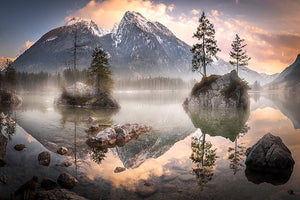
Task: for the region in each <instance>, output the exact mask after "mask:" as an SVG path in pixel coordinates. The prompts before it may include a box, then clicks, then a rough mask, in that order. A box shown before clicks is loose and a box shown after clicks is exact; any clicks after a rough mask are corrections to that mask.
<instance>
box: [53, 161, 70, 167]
mask: <svg viewBox="0 0 300 200" xmlns="http://www.w3.org/2000/svg"><path fill="white" fill-rule="evenodd" d="M71 165H72V162H70V161H68V160H67V161H65V162H62V163H60V164H56V166H60V167H70V166H71Z"/></svg>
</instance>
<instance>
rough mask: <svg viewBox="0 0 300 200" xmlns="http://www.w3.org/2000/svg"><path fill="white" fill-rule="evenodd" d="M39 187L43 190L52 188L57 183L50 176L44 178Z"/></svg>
mask: <svg viewBox="0 0 300 200" xmlns="http://www.w3.org/2000/svg"><path fill="white" fill-rule="evenodd" d="M41 187H42V188H44V189H45V190H52V189H54V188H56V187H57V184H56V182H55V181H54V180H52V179H50V178H44V179H43V180H42V183H41Z"/></svg>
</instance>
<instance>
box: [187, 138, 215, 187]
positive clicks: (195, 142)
mask: <svg viewBox="0 0 300 200" xmlns="http://www.w3.org/2000/svg"><path fill="white" fill-rule="evenodd" d="M191 148H192V154H191V156H190V159H191V161H192V162H193V163H195V164H196V166H194V167H193V168H192V170H193V172H194V173H195V174H196V178H197V179H198V185H199V186H200V188H201V190H203V189H204V185H205V184H207V183H208V182H209V181H210V180H212V177H213V175H214V166H215V163H216V159H217V155H216V150H217V149H212V144H211V142H209V141H206V140H205V134H203V135H201V136H200V137H199V138H197V137H192V141H191Z"/></svg>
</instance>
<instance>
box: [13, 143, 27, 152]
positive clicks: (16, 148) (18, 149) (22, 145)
mask: <svg viewBox="0 0 300 200" xmlns="http://www.w3.org/2000/svg"><path fill="white" fill-rule="evenodd" d="M25 148H26V146H25V145H24V144H17V145H15V146H14V149H15V150H17V151H22V150H23V149H25Z"/></svg>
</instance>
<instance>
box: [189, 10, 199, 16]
mask: <svg viewBox="0 0 300 200" xmlns="http://www.w3.org/2000/svg"><path fill="white" fill-rule="evenodd" d="M200 11H201V10H200V9H198V10H196V9H193V10H191V11H190V12H191V13H192V14H193V15H198V14H199V13H200Z"/></svg>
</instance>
